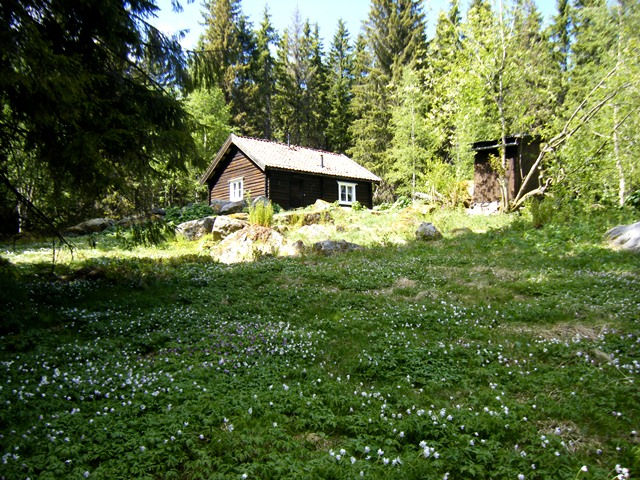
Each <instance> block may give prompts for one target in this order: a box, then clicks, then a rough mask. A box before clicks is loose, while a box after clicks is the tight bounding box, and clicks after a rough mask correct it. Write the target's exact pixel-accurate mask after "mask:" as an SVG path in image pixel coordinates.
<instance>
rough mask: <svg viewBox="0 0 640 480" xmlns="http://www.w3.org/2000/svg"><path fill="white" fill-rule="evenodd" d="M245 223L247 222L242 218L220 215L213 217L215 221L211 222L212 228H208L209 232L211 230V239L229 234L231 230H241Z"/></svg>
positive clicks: (218, 238)
mask: <svg viewBox="0 0 640 480" xmlns="http://www.w3.org/2000/svg"><path fill="white" fill-rule="evenodd" d="M247 225H249V224H248V223H247V222H245V221H244V220H239V219H237V218H232V217H229V216H226V215H221V216H219V217H215V221H214V222H213V224H212V228H211V229H210V230H209V232H211V236H212V237H213V240H216V241H218V240H222V239H223V238H225V237H227V236H229V235H230V234H232V233H233V232H236V231H238V230H242V229H243V228H245V227H246V226H247ZM209 232H207V233H209Z"/></svg>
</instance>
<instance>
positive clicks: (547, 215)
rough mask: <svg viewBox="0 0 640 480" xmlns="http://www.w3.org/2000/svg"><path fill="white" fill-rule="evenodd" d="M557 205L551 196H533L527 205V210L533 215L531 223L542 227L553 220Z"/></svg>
mask: <svg viewBox="0 0 640 480" xmlns="http://www.w3.org/2000/svg"><path fill="white" fill-rule="evenodd" d="M556 207H557V205H555V204H554V201H553V199H552V198H549V197H543V198H539V197H531V199H530V200H528V201H527V204H526V205H525V209H524V210H525V212H527V211H528V213H529V214H530V215H531V225H533V226H534V227H535V228H541V227H543V226H544V225H546V224H548V223H550V222H551V220H552V219H553V215H554V210H555V209H556Z"/></svg>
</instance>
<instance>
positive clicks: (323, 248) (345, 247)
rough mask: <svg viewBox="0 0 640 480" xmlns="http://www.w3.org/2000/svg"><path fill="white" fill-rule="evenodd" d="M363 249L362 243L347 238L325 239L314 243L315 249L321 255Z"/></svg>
mask: <svg viewBox="0 0 640 480" xmlns="http://www.w3.org/2000/svg"><path fill="white" fill-rule="evenodd" d="M354 250H362V245H358V244H357V243H351V242H347V241H345V240H323V241H321V242H316V243H314V244H313V251H314V252H316V253H320V254H321V255H327V256H328V255H335V254H336V253H342V252H351V251H354Z"/></svg>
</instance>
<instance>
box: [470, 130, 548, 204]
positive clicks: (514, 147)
mask: <svg viewBox="0 0 640 480" xmlns="http://www.w3.org/2000/svg"><path fill="white" fill-rule="evenodd" d="M505 140H506V141H505V153H506V158H507V172H506V175H507V180H508V185H509V198H514V197H515V196H516V194H517V193H518V191H519V190H520V187H521V186H522V181H523V180H524V179H525V177H526V176H527V175H528V173H529V171H530V170H531V167H532V166H533V164H534V162H535V161H536V158H537V157H538V154H539V153H540V139H538V138H534V137H530V136H527V135H520V136H513V137H507V138H506V139H505ZM499 147H500V140H490V141H483V142H476V143H474V144H473V145H472V147H471V148H472V149H473V151H474V152H475V155H474V165H473V167H474V168H473V170H474V173H473V183H474V188H473V202H474V203H489V202H497V201H500V183H499V181H498V173H497V172H496V171H495V170H494V169H493V168H492V167H491V158H492V157H496V158H500V150H499ZM538 185H539V183H538V176H537V175H534V176H533V178H532V179H531V180H530V181H529V183H528V184H527V188H526V191H527V192H529V191H531V190H533V189H535V188H537V187H538ZM525 193H526V192H525Z"/></svg>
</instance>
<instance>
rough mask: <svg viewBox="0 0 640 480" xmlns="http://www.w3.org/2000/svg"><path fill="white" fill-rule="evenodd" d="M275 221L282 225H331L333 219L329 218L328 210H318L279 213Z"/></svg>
mask: <svg viewBox="0 0 640 480" xmlns="http://www.w3.org/2000/svg"><path fill="white" fill-rule="evenodd" d="M275 218H276V220H277V221H278V222H279V223H282V224H284V225H300V226H304V225H313V224H316V223H331V222H333V219H332V218H331V212H329V211H328V210H319V211H311V212H304V211H295V210H294V211H289V212H283V213H279V214H277V215H276V216H275Z"/></svg>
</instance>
